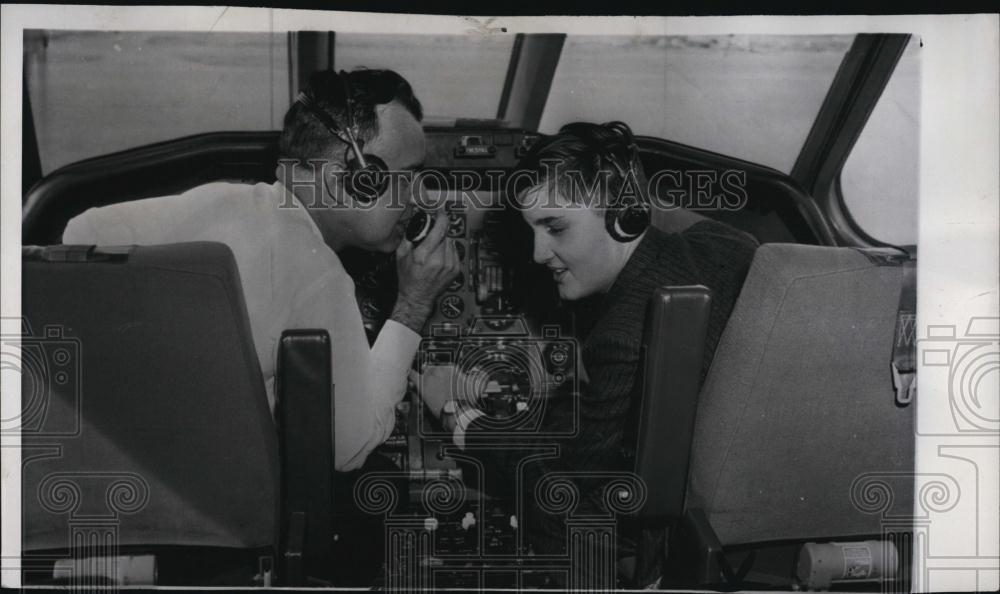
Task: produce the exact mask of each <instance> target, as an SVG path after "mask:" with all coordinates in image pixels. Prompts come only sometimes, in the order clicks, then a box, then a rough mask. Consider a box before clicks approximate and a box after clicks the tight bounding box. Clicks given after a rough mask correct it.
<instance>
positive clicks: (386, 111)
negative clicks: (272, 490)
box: [63, 70, 459, 471]
mask: <svg viewBox="0 0 1000 594" xmlns="http://www.w3.org/2000/svg"><path fill="white" fill-rule="evenodd" d="M307 93H308V96H309V100H308V101H309V102H310V103H311V105H309V106H307V105H304V104H303V102H300V101H297V102H296V103H294V104H293V105H292V107H291V108H290V109H289V111H288V113H287V114H286V115H285V121H284V127H283V130H282V135H281V141H280V149H279V150H280V156H281V158H282V160H283V165H279V167H278V173H277V175H278V181H277V182H275V183H273V184H265V183H259V184H256V185H252V186H251V185H246V184H231V183H211V184H206V185H203V186H199V187H196V188H193V189H192V190H189V191H187V192H185V193H184V194H181V195H178V196H165V197H161V198H151V199H147V200H139V201H134V202H126V203H122V204H116V205H112V206H108V207H104V208H97V209H91V210H89V211H87V212H85V213H83V214H81V215H80V216H78V217H76V218H74V219H73V220H71V221H70V222H69V224H68V225H67V227H66V230H65V232H64V234H63V243H65V244H98V245H116V244H117V245H126V244H147V245H148V244H162V243H176V242H187V241H218V242H222V243H225V244H226V245H228V246H229V248H230V249H231V250H232V251H233V254H234V256H235V258H236V263H237V266H238V268H239V273H240V278H241V281H242V284H243V292H244V297H245V300H246V305H247V311H248V313H249V317H250V325H251V328H252V331H253V338H254V344H255V347H256V350H257V356H258V359H259V361H260V365H261V370H262V371H263V375H264V378H265V382H266V384H267V393H268V398H269V400H270V402H271V406H272V409H273V406H274V395H273V394H274V391H273V387H274V373H275V364H276V359H277V346H278V340H279V338H280V336H281V333H282V332H283V331H284V330H286V329H291V328H322V329H325V330H327V331H328V332H329V333H330V338H331V342H332V346H333V348H332V358H331V359H332V360H331V365H332V376H333V381H334V387H335V390H334V394H335V395H334V402H333V410H334V422H335V425H334V440H335V443H334V444H333V446H334V456H335V466H336V468H337V470H340V471H346V470H353V469H357V468H360V467H361V466H362V465H363V464H364V462H365V459H366V458H367V457H368V454H369V453H371V451H372V450H373V449H374V448H375V447H376V446H378V445H379V444H381V443H382V442H383V441H385V439H386V438H387V437H388V436H389V435H390V433H391V432H392V429H393V425H394V423H395V407H396V404H398V403H399V401H400V400H401V399H402V397H403V395H404V393H405V391H406V381H407V373H408V370H409V368H410V364H411V362H412V360H413V357H414V355H415V353H416V350H417V347H418V345H419V342H420V335H419V334H418V333H419V331H420V329H421V328H422V326H423V325H424V323H425V321H426V320H427V318H428V317H429V315H430V314H431V311H432V309H433V304H434V299H435V297H436V295H437V294H438V293H439V292H440V291H441V290H442V289H443V288H444V287H445V286H447V284H448V283H449V282H450V281H451V280H452V279H453V278H454V276H455V275H456V274H457V273H458V270H459V259H458V256H457V253H456V249H455V245H454V242H453V241H452V240H448V239H446V238H445V231H446V229H447V226H448V225H447V221H446V218H445V215H444V214H443V213H438V214H437V220H436V221H435V225H434V226H433V228H432V230H431V232H430V234H429V235H428V237H427V238H426V240H424V241H423V242H422V243H420V244H419V245H417V246H414V245H413V244H411V243H410V242H409V241H403V232H404V230H405V226H406V223H407V221H408V219H409V217H410V216H411V214H412V213H413V204H412V198H411V197H410V196H409V188H408V187H407V186H406V184H390V186H389V188H388V189H387V190H386V191H385V192H383V193H381V194H380V195H376V196H373V197H372V201H371V202H370V203H369V201H368V200H365V201H359V200H358V199H357V198H355V197H354V196H352V195H350V194H349V193H348V192H345V191H344V190H345V188H344V183H345V179H346V178H345V177H344V176H342V175H339V174H341V173H343V172H344V171H345V169H348V168H349V165H348V162H349V161H351V160H355V159H357V158H358V156H359V155H356V154H355V152H356V151H357V150H360V152H361V153H362V155H365V156H368V155H377V157H378V158H379V159H381V160H382V161H384V162H385V164H386V166H387V167H388V169H389V170H390V171H393V172H407V171H413V170H415V169H417V168H419V167H420V166H421V165H422V163H423V161H424V155H425V146H424V135H423V129H422V127H421V125H420V119H421V118H422V110H421V106H420V103H419V101H418V100H417V99H416V97H414V96H413V92H412V90H411V88H410V85H409V83H407V82H406V80H405V79H403V78H402V77H401V76H399V75H398V74H396V73H395V72H391V71H385V70H357V71H354V72H351V73H349V74H348V73H340V74H337V73H334V72H317V73H316V74H314V75H313V77H312V78H311V79H310V85H309V89H308V91H307ZM316 110H320V111H322V112H323V113H325V114H326V117H324V116H323V113H321V114H317V113H316ZM326 118H332V120H333V122H334V123H335V124H336V125H337V126H338V127H339V128H340V129H342V130H350V131H351V134H350V135H349V136H342V135H340V134H337V133H336V132H337V131H335V130H331V128H330V126H329V125H328V124H329V122H330V120H327V119H326ZM351 140H356V145H357V146H356V147H355V146H352V143H351V142H349V141H351ZM288 160H297V161H298V162H299V166H295V167H291V166H288ZM306 163H312V165H313V166H312V167H309V166H305V164H306ZM317 165H319V166H317ZM348 247H357V248H361V249H365V250H373V251H381V252H386V253H389V252H392V251H395V253H396V264H397V270H398V277H399V278H398V280H399V293H398V296H397V299H396V305H395V308H394V310H393V312H392V314H391V316H390V319H389V320H388V321H387V322H386V323H385V325H384V326H383V328H382V330H381V331H380V333H379V335H378V338H377V339H376V341H375V343H374V345H373V346H371V347H369V344H368V340H367V338H366V335H365V329H364V327H363V323H362V317H361V312H360V311H359V308H358V304H357V301H356V298H355V292H354V283H353V281H352V279H351V277H350V276H348V274H347V273H346V272H345V270H344V267H343V266H342V265H341V261H340V259H339V258H338V256H337V253H336V252H337V251H339V250H342V249H344V248H348Z"/></svg>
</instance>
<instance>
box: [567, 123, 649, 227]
mask: <svg viewBox="0 0 1000 594" xmlns="http://www.w3.org/2000/svg"><path fill="white" fill-rule="evenodd" d="M597 128H598V130H600V129H603V131H604V132H609V133H611V134H613V135H614V136H615V137H616V138H615V139H614V140H611V141H609V139H608V138H607V137H606V136H605V135H604V134H601V133H599V132H598V130H595V129H594V126H593V125H592V124H568V125H566V126H564V127H563V128H562V129H561V130H560V131H559V132H560V133H568V134H572V135H574V136H577V137H578V138H580V140H582V141H584V142H585V143H587V144H588V145H590V146H591V147H592V148H594V149H596V150H597V154H598V156H599V158H600V159H601V160H602V161H605V162H607V163H609V164H611V166H612V167H613V168H614V169H615V172H616V173H617V174H618V176H619V177H620V178H621V180H622V187H621V188H619V195H618V196H616V197H614V198H612V199H611V200H609V204H608V208H607V210H606V212H605V213H604V228H605V229H606V230H607V231H608V234H609V235H610V236H611V237H612V239H614V240H615V241H619V242H621V243H629V242H631V241H635V240H636V239H638V238H639V236H641V235H642V233H643V232H644V231H645V230H646V228H647V227H649V224H650V220H651V214H650V210H649V200H648V199H647V198H646V194H645V189H644V188H643V187H642V183H643V180H641V179H639V177H640V176H639V171H640V170H639V147H638V146H637V145H636V144H635V137H634V136H633V135H632V129H631V128H629V127H628V124H626V123H625V122H608V123H606V124H601V125H600V126H599V127H597ZM622 149H624V151H625V152H627V153H628V166H627V167H624V166H622V160H621V159H620V157H619V155H618V153H619V152H621V151H622ZM629 183H631V184H634V187H633V189H634V190H635V193H634V194H631V195H627V196H622V195H621V194H622V191H623V190H624V189H625V185H626V184H629Z"/></svg>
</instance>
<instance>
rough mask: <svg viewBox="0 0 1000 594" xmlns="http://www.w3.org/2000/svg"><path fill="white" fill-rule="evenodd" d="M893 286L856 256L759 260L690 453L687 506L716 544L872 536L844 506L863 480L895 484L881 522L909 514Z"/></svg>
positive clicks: (869, 261) (886, 269) (812, 251)
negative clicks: (895, 367)
mask: <svg viewBox="0 0 1000 594" xmlns="http://www.w3.org/2000/svg"><path fill="white" fill-rule="evenodd" d="M901 284H902V266H900V265H899V264H898V262H896V263H894V262H893V261H892V260H891V259H885V258H883V259H881V260H880V259H879V258H875V257H870V256H869V255H867V254H864V253H862V252H860V251H858V250H855V249H850V248H831V247H818V246H803V245H784V244H767V245H763V246H761V248H760V249H758V250H757V254H756V257H755V259H754V262H753V265H752V266H751V269H750V272H749V275H748V277H747V280H746V283H745V284H744V286H743V290H742V293H741V294H740V298H739V301H738V302H737V305H736V308H735V310H734V311H733V314H732V317H731V318H730V320H729V323H728V325H727V327H726V330H725V332H724V333H723V335H722V339H721V341H720V344H719V347H718V349H717V351H716V354H715V359H714V361H713V364H712V368H711V370H710V372H709V375H708V377H707V378H706V382H705V385H704V387H703V390H702V394H701V396H700V399H699V402H698V413H697V420H696V426H695V432H694V441H693V444H692V459H691V474H690V480H689V485H688V496H687V503H686V506H687V507H688V508H702V509H703V510H705V512H706V513H707V516H708V520H709V522H710V524H711V526H712V528H714V530H715V532H716V533H717V534H718V536H719V540H720V541H721V543H722V545H724V546H727V545H737V544H746V543H756V542H764V541H774V540H782V539H807V538H823V537H825V538H844V537H849V536H856V535H868V534H880V533H881V527H880V521H881V520H882V516H881V515H879V514H871V513H865V512H864V511H862V510H861V509H859V506H856V505H855V504H854V502H853V500H852V486H854V484H855V483H854V482H855V479H859V478H862V475H866V473H874V474H877V475H883V476H885V477H894V478H892V479H891V480H890V481H889V482H891V485H892V487H893V493H892V496H893V503H892V509H890V510H887V511H886V513H888V514H892V515H899V514H902V515H904V516H909V515H911V512H910V510H911V509H912V505H913V493H912V474H907V473H912V472H913V459H914V433H913V408H914V407H913V406H909V407H905V408H899V407H897V406H896V404H895V393H894V390H893V383H892V374H891V369H890V363H891V360H892V354H893V346H894V337H895V325H896V317H897V316H896V311H897V307H898V303H899V296H900V287H901ZM869 475H870V474H869ZM900 476H903V477H908V478H904V479H903V480H902V481H900V479H899V477H900ZM907 485H908V487H907ZM860 507H864V506H860Z"/></svg>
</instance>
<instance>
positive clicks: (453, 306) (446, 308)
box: [438, 295, 465, 319]
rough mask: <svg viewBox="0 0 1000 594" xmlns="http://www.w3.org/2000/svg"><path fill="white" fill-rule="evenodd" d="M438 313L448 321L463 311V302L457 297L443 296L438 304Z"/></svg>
mask: <svg viewBox="0 0 1000 594" xmlns="http://www.w3.org/2000/svg"><path fill="white" fill-rule="evenodd" d="M438 311H440V312H441V315H443V316H444V317H446V318H448V319H454V318H457V317H458V316H460V315H462V313H463V312H464V311H465V302H464V301H462V298H461V297H459V296H458V295H445V296H444V297H442V298H441V302H440V303H438Z"/></svg>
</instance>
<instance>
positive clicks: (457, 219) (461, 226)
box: [448, 212, 465, 237]
mask: <svg viewBox="0 0 1000 594" xmlns="http://www.w3.org/2000/svg"><path fill="white" fill-rule="evenodd" d="M448 237H465V213H461V212H450V213H448Z"/></svg>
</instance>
